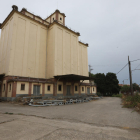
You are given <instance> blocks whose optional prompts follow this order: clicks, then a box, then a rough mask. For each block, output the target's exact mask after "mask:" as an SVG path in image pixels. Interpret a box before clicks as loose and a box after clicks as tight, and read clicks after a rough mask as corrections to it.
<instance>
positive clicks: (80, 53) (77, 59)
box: [47, 24, 88, 78]
mask: <svg viewBox="0 0 140 140" xmlns="http://www.w3.org/2000/svg"><path fill="white" fill-rule="evenodd" d="M47 66H48V68H47V78H52V77H53V76H54V75H55V76H57V75H66V74H77V75H83V76H88V60H87V46H85V45H82V44H79V42H78V36H77V35H76V34H74V33H72V32H70V31H68V30H67V29H65V28H62V27H61V26H59V25H57V24H54V25H53V26H51V27H50V29H49V33H48V46H47Z"/></svg>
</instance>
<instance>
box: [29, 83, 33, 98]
mask: <svg viewBox="0 0 140 140" xmlns="http://www.w3.org/2000/svg"><path fill="white" fill-rule="evenodd" d="M31 94H32V83H31V82H29V96H31Z"/></svg>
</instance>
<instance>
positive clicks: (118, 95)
mask: <svg viewBox="0 0 140 140" xmlns="http://www.w3.org/2000/svg"><path fill="white" fill-rule="evenodd" d="M112 97H120V98H122V94H113V95H112Z"/></svg>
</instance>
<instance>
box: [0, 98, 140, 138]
mask: <svg viewBox="0 0 140 140" xmlns="http://www.w3.org/2000/svg"><path fill="white" fill-rule="evenodd" d="M56 139H57V140H87V139H88V140H140V114H139V113H138V112H136V111H133V110H132V109H128V108H122V105H121V99H120V98H116V97H105V98H103V99H100V100H97V101H91V102H88V103H81V104H73V105H65V106H51V107H48V106H47V107H31V106H26V105H25V106H23V105H19V104H11V103H3V102H0V140H56Z"/></svg>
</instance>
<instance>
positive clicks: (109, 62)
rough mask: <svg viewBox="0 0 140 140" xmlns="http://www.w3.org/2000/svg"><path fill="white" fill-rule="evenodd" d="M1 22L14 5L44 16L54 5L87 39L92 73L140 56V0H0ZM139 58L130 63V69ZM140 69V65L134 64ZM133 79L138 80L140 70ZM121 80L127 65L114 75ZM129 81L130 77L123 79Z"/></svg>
mask: <svg viewBox="0 0 140 140" xmlns="http://www.w3.org/2000/svg"><path fill="white" fill-rule="evenodd" d="M0 3H1V4H0V23H2V22H3V20H4V19H5V18H6V17H7V15H8V14H9V13H10V11H11V10H12V8H11V6H12V5H17V6H18V7H19V10H21V9H22V8H23V7H24V8H27V10H28V11H30V12H32V13H34V14H36V15H39V16H41V17H42V18H46V17H47V16H48V15H50V14H51V13H53V12H54V11H55V10H56V9H57V7H58V9H59V10H60V11H61V12H63V13H65V15H66V25H67V26H68V27H70V28H71V29H73V30H75V31H78V32H80V34H81V36H80V38H79V40H81V41H83V42H85V43H89V48H88V60H89V64H90V65H92V68H93V69H94V70H93V71H92V73H94V74H95V73H105V74H106V73H107V72H114V73H117V72H118V71H119V70H120V69H121V68H122V67H123V66H124V65H125V64H126V63H127V61H128V55H129V57H130V60H135V59H140V0H24V1H21V0H4V1H3V0H0ZM139 64H140V61H136V62H133V63H132V69H134V68H135V67H137V66H138V65H139ZM137 69H140V66H139V67H138V68H137ZM132 76H133V77H132V81H133V82H136V83H137V84H140V70H136V71H134V72H133V75H132ZM117 77H118V79H119V81H120V83H122V81H123V80H124V79H129V74H128V67H126V68H125V69H124V70H123V71H121V72H120V73H119V74H118V75H117ZM125 84H129V80H125Z"/></svg>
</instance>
